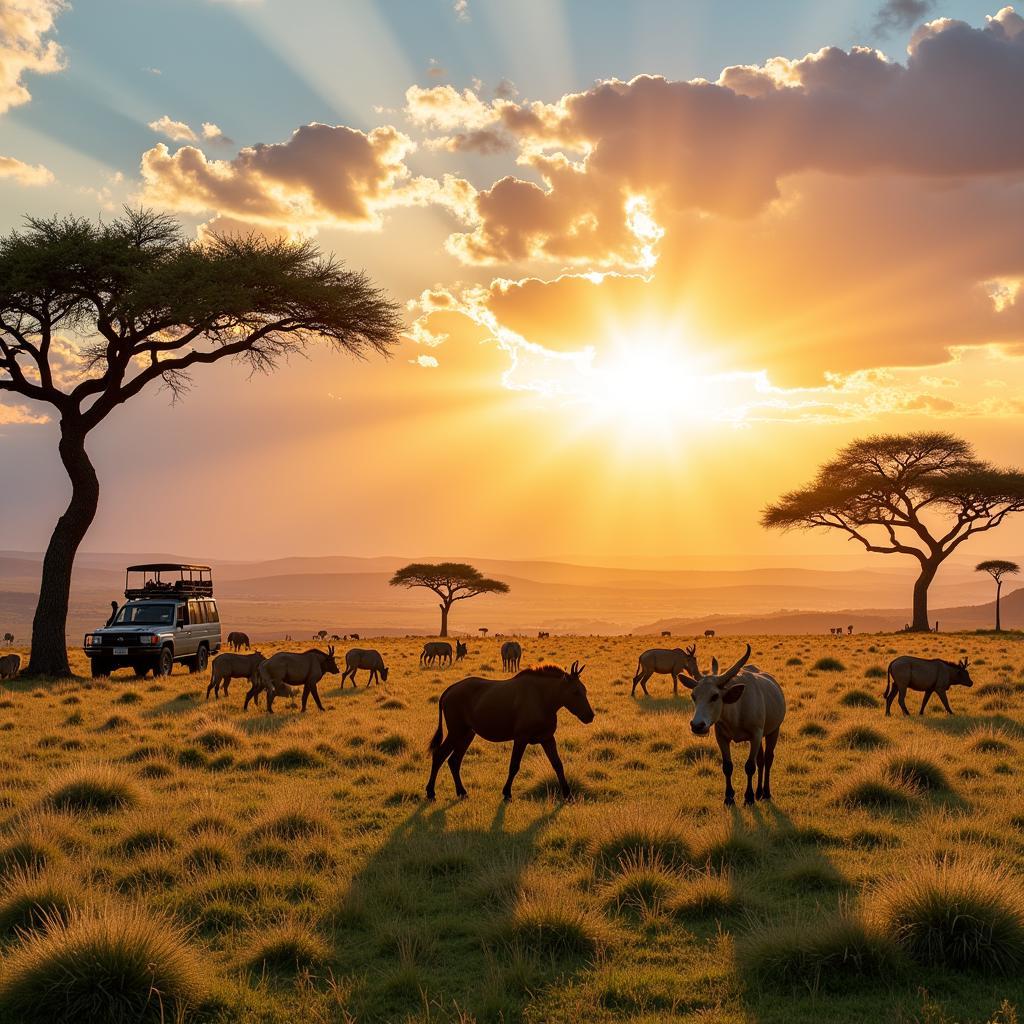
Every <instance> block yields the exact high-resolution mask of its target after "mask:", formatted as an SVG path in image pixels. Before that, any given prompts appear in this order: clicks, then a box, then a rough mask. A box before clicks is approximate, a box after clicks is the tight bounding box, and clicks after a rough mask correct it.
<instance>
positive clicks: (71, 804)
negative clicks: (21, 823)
mask: <svg viewBox="0 0 1024 1024" xmlns="http://www.w3.org/2000/svg"><path fill="white" fill-rule="evenodd" d="M141 799H142V796H141V793H140V792H139V787H138V785H137V784H136V782H135V780H134V779H133V778H132V777H131V776H129V775H126V774H124V773H123V772H122V771H120V770H119V769H118V768H116V767H114V766H113V765H104V764H97V765H88V766H82V767H79V768H69V769H67V770H66V771H63V772H61V773H60V774H59V775H58V776H57V777H56V778H54V780H53V782H52V783H51V784H50V787H49V789H48V790H47V792H46V796H45V797H44V803H45V804H46V806H48V807H51V808H54V809H56V810H60V811H77V812H81V813H90V812H91V813H97V814H109V813H110V812H112V811H123V810H125V809H127V808H129V807H135V806H137V805H138V804H139V803H140V802H141Z"/></svg>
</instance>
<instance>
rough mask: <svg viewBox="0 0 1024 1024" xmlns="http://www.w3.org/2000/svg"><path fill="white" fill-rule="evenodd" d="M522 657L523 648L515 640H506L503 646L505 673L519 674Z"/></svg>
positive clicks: (502, 660)
mask: <svg viewBox="0 0 1024 1024" xmlns="http://www.w3.org/2000/svg"><path fill="white" fill-rule="evenodd" d="M522 657H523V648H522V647H521V646H520V645H519V644H518V643H516V641H515V640H506V641H505V642H504V643H503V644H502V645H501V670H502V671H503V672H518V671H519V662H520V661H521V660H522Z"/></svg>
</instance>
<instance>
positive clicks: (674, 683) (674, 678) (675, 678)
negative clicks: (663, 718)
mask: <svg viewBox="0 0 1024 1024" xmlns="http://www.w3.org/2000/svg"><path fill="white" fill-rule="evenodd" d="M672 696H673V697H678V696H679V676H677V675H676V674H675V672H673V673H672Z"/></svg>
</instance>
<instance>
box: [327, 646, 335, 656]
mask: <svg viewBox="0 0 1024 1024" xmlns="http://www.w3.org/2000/svg"><path fill="white" fill-rule="evenodd" d="M327 657H328V658H333V657H334V644H328V645H327Z"/></svg>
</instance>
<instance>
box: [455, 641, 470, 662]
mask: <svg viewBox="0 0 1024 1024" xmlns="http://www.w3.org/2000/svg"><path fill="white" fill-rule="evenodd" d="M467 654H469V646H468V645H467V644H464V643H463V642H462V641H461V640H456V641H455V660H456V661H462V659H463V658H464V657H465V656H466V655H467Z"/></svg>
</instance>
